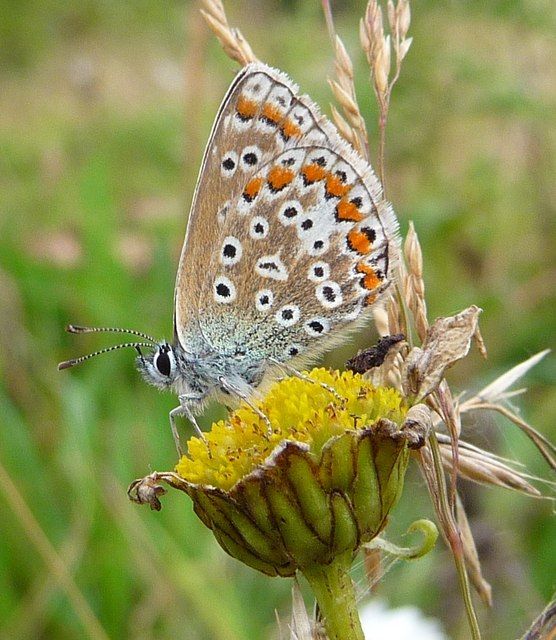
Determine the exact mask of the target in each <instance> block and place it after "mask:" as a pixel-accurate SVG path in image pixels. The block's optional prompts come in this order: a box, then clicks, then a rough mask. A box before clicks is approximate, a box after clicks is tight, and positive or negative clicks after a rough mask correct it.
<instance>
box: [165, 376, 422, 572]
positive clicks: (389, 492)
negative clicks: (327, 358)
mask: <svg viewBox="0 0 556 640" xmlns="http://www.w3.org/2000/svg"><path fill="white" fill-rule="evenodd" d="M408 411H409V407H408V406H407V404H406V403H405V401H404V400H403V399H402V396H401V395H400V394H399V393H398V392H397V391H395V390H394V389H387V388H377V387H374V386H373V385H372V384H371V383H370V382H368V381H367V380H365V379H364V378H363V377H362V376H360V375H358V374H355V373H352V372H344V373H339V372H337V371H336V372H330V371H326V370H324V369H315V370H313V371H311V372H310V373H309V374H307V375H301V377H291V378H286V379H284V380H281V381H279V382H277V383H275V384H274V385H273V386H272V387H271V388H270V390H269V391H268V393H267V394H266V395H265V397H264V398H263V399H262V400H261V401H260V402H258V403H257V406H253V407H251V406H249V405H247V404H245V403H244V404H242V405H241V406H240V407H239V409H237V411H235V412H234V413H233V414H232V415H231V416H230V418H229V419H228V420H226V421H220V422H217V423H216V424H214V425H213V426H212V429H211V431H210V432H208V433H207V434H206V439H204V440H203V439H200V438H196V437H194V438H191V440H190V441H189V443H188V455H185V456H183V457H182V458H181V460H180V461H179V462H178V464H177V467H176V471H177V474H174V475H173V478H172V479H171V480H170V483H171V484H172V485H173V486H176V487H177V488H180V489H182V490H183V491H185V492H186V493H187V494H188V495H189V496H190V497H191V499H192V500H193V504H194V507H195V512H196V513H197V515H198V516H199V517H200V518H201V520H202V521H203V522H204V523H205V524H206V525H207V526H208V527H209V528H210V529H212V531H213V532H214V535H215V536H216V538H217V540H218V542H219V543H220V544H221V546H222V547H223V548H224V549H225V550H226V551H227V552H228V553H229V554H230V555H232V556H234V557H235V558H237V559H239V560H241V561H242V562H244V563H245V564H248V565H250V566H252V567H254V568H256V569H258V570H260V571H262V572H264V573H267V574H270V575H277V574H278V575H293V574H294V573H295V572H296V571H297V570H298V569H301V570H302V571H303V572H304V573H305V574H306V575H307V572H308V571H310V567H314V566H323V565H328V564H329V563H330V562H332V561H333V560H334V558H336V557H338V556H339V555H342V554H344V555H345V554H348V556H349V557H351V555H352V554H353V553H355V552H356V551H357V549H358V548H359V547H360V545H361V544H363V543H364V542H368V541H369V540H371V539H372V538H373V537H374V536H376V535H377V534H378V533H379V532H380V531H381V530H382V528H383V527H384V525H385V524H386V519H387V516H388V513H389V511H390V509H391V508H392V507H393V506H394V504H395V503H396V501H397V499H398V496H399V495H400V492H401V488H402V485H403V476H404V473H405V469H406V466H407V462H408V457H409V450H408V437H407V434H406V432H405V431H403V430H401V427H402V424H403V423H404V421H405V418H406V414H407V413H408ZM269 425H270V426H269Z"/></svg>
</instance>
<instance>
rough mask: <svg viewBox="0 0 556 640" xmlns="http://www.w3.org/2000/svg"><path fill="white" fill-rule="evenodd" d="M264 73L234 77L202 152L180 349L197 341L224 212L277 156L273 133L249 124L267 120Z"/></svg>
mask: <svg viewBox="0 0 556 640" xmlns="http://www.w3.org/2000/svg"><path fill="white" fill-rule="evenodd" d="M266 70H267V67H265V66H264V65H260V64H252V65H248V66H247V67H244V68H243V69H242V70H241V71H240V72H239V73H238V74H237V76H236V77H235V79H234V81H233V83H232V85H231V86H230V88H229V89H228V92H227V94H226V96H225V97H224V100H223V102H222V104H221V106H220V109H219V111H218V114H217V116H216V119H215V121H214V125H213V128H212V131H211V134H210V137H209V141H208V143H207V147H206V149H205V153H204V157H203V161H202V163H201V169H200V172H199V177H198V180H197V186H196V188H195V193H194V196H193V202H192V205H191V212H190V215H189V220H188V225H187V232H186V236H185V242H184V245H183V248H182V253H181V257H180V261H179V265H178V272H177V277H176V286H175V292H174V333H175V335H176V337H177V338H178V339H179V341H180V342H181V344H182V346H186V345H190V344H191V343H192V341H193V342H194V341H196V340H198V339H199V336H200V328H199V301H200V300H201V299H202V296H203V295H204V290H205V288H206V282H207V273H208V269H209V264H210V263H211V260H210V259H211V256H212V252H213V251H215V250H216V247H217V246H220V244H221V239H222V238H223V237H224V236H223V235H222V233H223V221H224V219H225V217H226V214H227V212H228V211H229V210H230V208H231V207H232V206H233V204H232V203H234V202H236V200H237V197H238V196H239V195H240V194H241V192H242V190H243V188H244V186H245V181H246V180H248V179H249V176H250V175H252V174H253V173H255V172H256V171H257V170H258V169H259V167H260V166H261V165H262V164H263V163H265V162H267V161H268V159H269V158H271V157H272V156H274V155H276V153H278V152H279V145H277V141H276V137H275V131H274V130H273V129H270V128H267V129H266V130H265V129H263V128H260V127H255V126H253V124H254V123H255V122H259V121H260V118H261V115H264V114H263V112H264V113H266V115H267V116H268V117H269V118H271V117H272V113H271V112H270V111H268V110H267V111H264V107H262V108H261V105H260V101H261V97H262V96H265V95H266V94H268V92H269V91H270V88H271V85H272V79H271V76H270V75H269V74H268V73H267V72H266ZM241 151H243V153H242V154H241V157H240V155H239V152H241Z"/></svg>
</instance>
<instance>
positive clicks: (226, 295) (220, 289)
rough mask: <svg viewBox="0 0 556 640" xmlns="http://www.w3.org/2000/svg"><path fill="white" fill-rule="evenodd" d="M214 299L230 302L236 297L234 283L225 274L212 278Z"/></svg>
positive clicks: (222, 302)
mask: <svg viewBox="0 0 556 640" xmlns="http://www.w3.org/2000/svg"><path fill="white" fill-rule="evenodd" d="M213 293H214V299H215V301H216V302H219V303H221V304H230V303H231V302H233V301H234V300H235V299H236V297H237V291H236V287H235V285H234V283H233V282H232V281H231V280H230V278H226V276H218V277H217V278H216V279H215V280H214V289H213Z"/></svg>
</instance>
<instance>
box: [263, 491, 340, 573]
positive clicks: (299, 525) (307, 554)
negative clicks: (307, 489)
mask: <svg viewBox="0 0 556 640" xmlns="http://www.w3.org/2000/svg"><path fill="white" fill-rule="evenodd" d="M265 492H266V495H267V499H268V502H269V504H270V505H271V510H272V516H273V519H274V522H275V523H276V526H277V527H278V529H279V531H280V536H281V538H282V541H283V543H284V546H285V548H286V549H287V551H288V553H289V554H290V555H291V557H292V558H294V559H295V561H296V562H297V564H298V565H299V566H300V567H302V566H304V565H306V564H314V563H319V562H322V561H324V560H325V558H327V557H328V545H326V544H324V543H323V542H321V541H320V540H319V538H318V537H317V535H316V533H315V531H314V530H312V529H311V527H310V526H309V525H308V523H307V522H306V520H305V518H304V515H303V513H302V512H301V510H300V509H299V506H298V505H297V503H296V500H295V497H294V496H293V494H292V493H291V492H290V491H289V490H288V489H287V488H286V487H284V486H283V485H282V486H280V485H279V484H277V483H276V484H275V483H273V484H269V485H267V486H266V487H265ZM311 524H313V523H311Z"/></svg>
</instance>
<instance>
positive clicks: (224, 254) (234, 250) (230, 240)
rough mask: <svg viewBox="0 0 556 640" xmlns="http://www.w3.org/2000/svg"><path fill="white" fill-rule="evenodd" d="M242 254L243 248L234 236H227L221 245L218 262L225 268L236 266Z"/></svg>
mask: <svg viewBox="0 0 556 640" xmlns="http://www.w3.org/2000/svg"><path fill="white" fill-rule="evenodd" d="M242 254H243V247H242V246H241V242H240V241H239V240H238V239H237V238H235V237H234V236H227V237H226V238H224V242H223V243H222V250H221V252H220V262H221V263H222V264H223V265H224V266H226V267H231V266H232V265H234V264H237V263H238V262H239V261H240V260H241V256H242Z"/></svg>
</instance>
